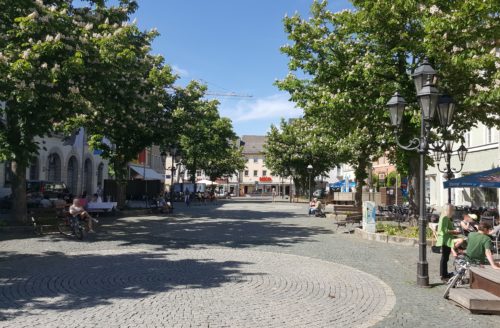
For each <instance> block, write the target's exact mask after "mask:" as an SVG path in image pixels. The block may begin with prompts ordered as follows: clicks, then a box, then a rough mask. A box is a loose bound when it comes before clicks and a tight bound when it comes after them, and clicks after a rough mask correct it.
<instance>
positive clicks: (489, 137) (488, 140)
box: [486, 127, 493, 144]
mask: <svg viewBox="0 0 500 328" xmlns="http://www.w3.org/2000/svg"><path fill="white" fill-rule="evenodd" d="M492 142H493V131H492V129H491V128H489V127H486V143H487V144H490V143H492Z"/></svg>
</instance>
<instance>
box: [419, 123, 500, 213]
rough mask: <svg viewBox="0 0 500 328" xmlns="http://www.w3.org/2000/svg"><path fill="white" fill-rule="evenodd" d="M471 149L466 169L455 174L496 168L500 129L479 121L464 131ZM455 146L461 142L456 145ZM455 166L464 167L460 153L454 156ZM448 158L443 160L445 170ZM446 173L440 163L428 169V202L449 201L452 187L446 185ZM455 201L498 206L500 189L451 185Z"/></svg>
mask: <svg viewBox="0 0 500 328" xmlns="http://www.w3.org/2000/svg"><path fill="white" fill-rule="evenodd" d="M464 139H465V143H464V145H465V147H467V149H468V153H467V158H466V160H465V163H464V166H463V168H462V171H461V172H460V173H458V174H455V178H458V177H461V176H465V175H469V174H472V173H477V172H481V171H486V170H490V169H492V168H496V167H498V166H499V164H500V147H499V140H500V138H499V130H498V129H497V128H494V127H493V128H490V127H487V126H485V125H484V124H478V125H477V127H474V128H472V129H471V130H469V131H468V132H467V133H465V135H464ZM454 148H455V149H456V148H458V146H455V147H454ZM450 163H451V167H452V168H455V169H460V166H461V165H460V162H459V160H458V158H457V154H456V153H455V154H453V155H452V157H451V161H450ZM444 167H445V163H444V160H441V162H440V163H439V168H440V169H441V170H442V169H443V168H444ZM444 181H446V179H445V174H443V173H441V172H439V171H438V165H437V164H436V165H435V166H432V167H429V168H428V169H427V171H426V196H427V199H426V202H427V204H428V205H436V206H442V205H444V204H445V203H447V202H448V190H447V189H444V187H443V182H444ZM451 202H452V204H455V205H470V206H495V207H496V206H497V205H498V190H497V189H494V188H451Z"/></svg>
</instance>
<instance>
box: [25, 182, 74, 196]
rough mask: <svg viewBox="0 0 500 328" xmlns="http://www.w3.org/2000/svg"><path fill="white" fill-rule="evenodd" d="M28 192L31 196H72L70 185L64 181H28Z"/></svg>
mask: <svg viewBox="0 0 500 328" xmlns="http://www.w3.org/2000/svg"><path fill="white" fill-rule="evenodd" d="M26 194H27V195H30V194H31V197H40V198H44V197H46V198H49V199H54V198H60V199H69V198H70V197H71V195H70V192H69V190H68V187H66V184H65V183H63V182H50V181H43V180H28V181H26Z"/></svg>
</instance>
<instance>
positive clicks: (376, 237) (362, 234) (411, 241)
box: [354, 228, 434, 246]
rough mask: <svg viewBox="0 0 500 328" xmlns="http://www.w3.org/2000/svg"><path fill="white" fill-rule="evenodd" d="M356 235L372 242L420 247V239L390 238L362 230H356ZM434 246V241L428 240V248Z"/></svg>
mask: <svg viewBox="0 0 500 328" xmlns="http://www.w3.org/2000/svg"><path fill="white" fill-rule="evenodd" d="M354 234H355V235H357V236H359V237H361V238H363V239H366V240H371V241H378V242H382V243H388V244H399V245H404V246H418V239H416V238H408V237H401V236H388V235H386V234H382V233H373V232H366V231H364V230H363V229H360V228H356V229H354ZM433 245H434V240H427V246H433Z"/></svg>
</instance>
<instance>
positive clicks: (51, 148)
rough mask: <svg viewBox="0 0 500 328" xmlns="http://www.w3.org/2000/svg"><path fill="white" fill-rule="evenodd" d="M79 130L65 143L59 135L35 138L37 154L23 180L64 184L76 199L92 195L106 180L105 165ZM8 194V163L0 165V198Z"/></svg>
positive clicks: (9, 185) (106, 163) (9, 183)
mask: <svg viewBox="0 0 500 328" xmlns="http://www.w3.org/2000/svg"><path fill="white" fill-rule="evenodd" d="M83 134H84V133H83V129H80V131H79V132H78V134H75V135H73V136H72V138H70V139H69V140H63V136H62V135H55V136H52V137H45V138H37V142H38V143H39V145H40V149H39V154H38V156H37V157H36V159H35V160H34V162H33V163H32V164H31V166H30V167H29V168H27V169H26V179H27V180H45V181H50V182H64V183H65V184H66V185H67V187H68V189H69V191H70V192H71V193H72V194H74V195H80V194H81V193H82V192H83V191H86V192H87V194H92V193H95V192H96V191H97V189H98V187H100V188H103V186H104V179H107V178H108V162H107V161H106V160H104V159H102V158H101V157H100V156H99V155H98V154H96V153H97V152H94V151H92V150H90V149H89V147H88V145H87V143H86V142H84V135H83ZM10 193H11V174H10V162H3V163H0V196H5V195H8V194H10Z"/></svg>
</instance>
